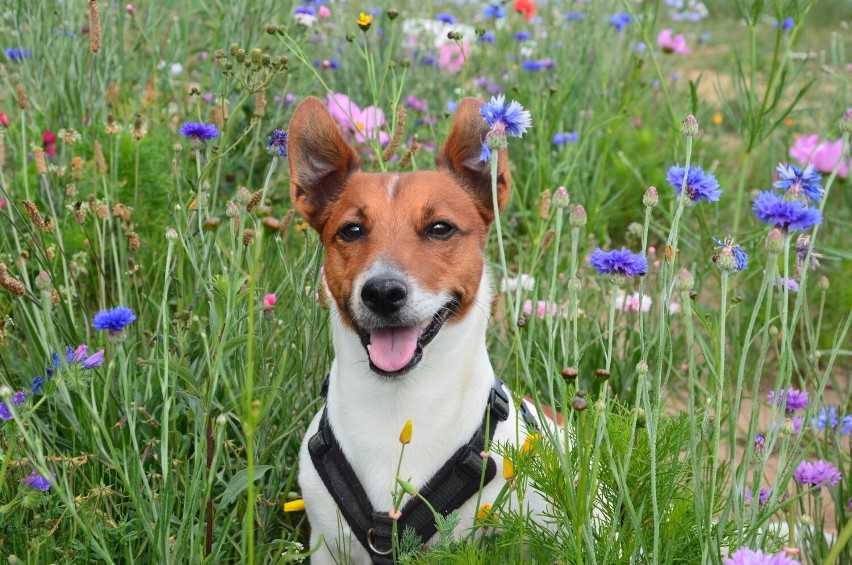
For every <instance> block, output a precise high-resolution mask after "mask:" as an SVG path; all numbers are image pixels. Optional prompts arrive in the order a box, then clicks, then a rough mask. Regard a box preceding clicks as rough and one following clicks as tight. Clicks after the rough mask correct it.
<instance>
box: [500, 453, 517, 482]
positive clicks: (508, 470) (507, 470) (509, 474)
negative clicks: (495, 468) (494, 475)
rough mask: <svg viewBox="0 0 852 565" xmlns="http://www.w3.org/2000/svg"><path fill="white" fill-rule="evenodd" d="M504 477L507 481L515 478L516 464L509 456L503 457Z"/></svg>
mask: <svg viewBox="0 0 852 565" xmlns="http://www.w3.org/2000/svg"><path fill="white" fill-rule="evenodd" d="M503 478H504V479H506V480H507V481H511V480H512V479H514V478H515V465H514V464H513V463H512V461H511V460H510V459H509V458H508V457H504V458H503Z"/></svg>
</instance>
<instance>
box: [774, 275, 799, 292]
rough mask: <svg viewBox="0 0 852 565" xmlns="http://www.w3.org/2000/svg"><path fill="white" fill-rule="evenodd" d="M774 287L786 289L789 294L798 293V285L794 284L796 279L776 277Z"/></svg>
mask: <svg viewBox="0 0 852 565" xmlns="http://www.w3.org/2000/svg"><path fill="white" fill-rule="evenodd" d="M774 283H775V286H776V287H777V286H780V287H784V286H786V287H787V290H789V291H790V292H799V283H797V282H796V279H785V278H784V277H778V278H776V279H775V281H774Z"/></svg>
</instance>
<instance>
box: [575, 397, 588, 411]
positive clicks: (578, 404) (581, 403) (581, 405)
mask: <svg viewBox="0 0 852 565" xmlns="http://www.w3.org/2000/svg"><path fill="white" fill-rule="evenodd" d="M571 406H573V407H574V410H576V411H577V412H583V411H584V410H585V409H586V408H588V407H589V403H588V402H586V400H585V399H584V398H579V397H578V398H575V399H574V402H572V403H571Z"/></svg>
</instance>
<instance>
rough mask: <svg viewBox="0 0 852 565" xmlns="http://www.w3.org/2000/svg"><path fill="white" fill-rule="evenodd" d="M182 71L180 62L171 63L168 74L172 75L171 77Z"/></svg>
mask: <svg viewBox="0 0 852 565" xmlns="http://www.w3.org/2000/svg"><path fill="white" fill-rule="evenodd" d="M182 72H183V65H181V64H180V63H172V65H171V66H170V67H169V74H170V75H172V76H173V77H176V76H178V75H179V74H181V73H182Z"/></svg>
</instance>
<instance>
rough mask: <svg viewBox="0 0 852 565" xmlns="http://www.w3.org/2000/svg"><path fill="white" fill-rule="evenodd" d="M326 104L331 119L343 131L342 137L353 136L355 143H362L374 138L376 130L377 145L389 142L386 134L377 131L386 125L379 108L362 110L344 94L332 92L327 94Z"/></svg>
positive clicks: (373, 107) (370, 107)
mask: <svg viewBox="0 0 852 565" xmlns="http://www.w3.org/2000/svg"><path fill="white" fill-rule="evenodd" d="M326 103H327V105H328V111H329V112H330V113H331V117H332V118H334V120H335V121H336V122H337V124H338V125H339V126H340V127H341V128H342V129H343V133H344V135H347V136H348V135H353V134H354V136H355V141H357V142H358V143H364V142H365V141H366V140H367V139H372V138H374V137H376V133H377V130H378V136H379V143H381V144H382V145H384V144H386V143H387V142H388V141H390V137H389V136H388V134H387V133H385V132H383V131H381V130H380V129H379V128H381V127H382V126H384V125H385V123H386V122H385V114H384V112H382V109H381V108H376V107H375V106H367V107H366V108H364V109H363V110H362V109H361V108H359V107H358V105H357V104H355V103H354V102H352V100H350V99H349V97H348V96H346V95H345V94H340V93H334V92H330V93H329V94H328V99H327V102H326Z"/></svg>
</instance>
